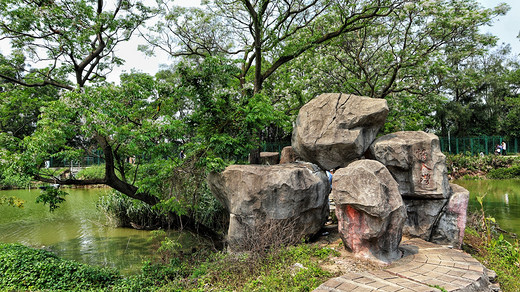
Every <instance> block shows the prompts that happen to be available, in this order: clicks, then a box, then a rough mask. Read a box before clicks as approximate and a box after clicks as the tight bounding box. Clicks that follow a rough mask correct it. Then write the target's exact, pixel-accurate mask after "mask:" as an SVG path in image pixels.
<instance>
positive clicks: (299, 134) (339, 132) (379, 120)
mask: <svg viewBox="0 0 520 292" xmlns="http://www.w3.org/2000/svg"><path fill="white" fill-rule="evenodd" d="M387 115H388V106H387V103H386V100H384V99H374V98H368V97H361V96H356V95H352V94H341V93H327V94H322V95H320V96H318V97H316V98H314V99H313V100H311V101H310V102H308V103H307V104H305V105H304V106H303V107H302V108H301V109H300V112H299V114H298V117H297V119H296V125H295V127H294V130H293V136H292V146H293V148H294V150H295V151H296V153H297V154H298V155H299V156H300V157H301V158H302V160H305V161H309V162H312V163H315V164H317V165H319V166H320V167H321V168H322V169H333V168H338V167H343V166H346V165H347V164H348V163H349V162H352V161H354V160H356V159H358V158H360V157H361V156H362V155H363V154H364V153H365V151H366V150H367V149H368V147H369V146H370V144H371V143H372V142H373V140H374V138H375V137H376V135H377V133H378V131H379V129H380V128H381V127H382V126H383V124H384V122H385V120H386V117H387Z"/></svg>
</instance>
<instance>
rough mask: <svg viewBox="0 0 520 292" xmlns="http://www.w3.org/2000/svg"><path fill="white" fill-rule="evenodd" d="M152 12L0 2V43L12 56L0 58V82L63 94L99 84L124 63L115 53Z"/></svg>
mask: <svg viewBox="0 0 520 292" xmlns="http://www.w3.org/2000/svg"><path fill="white" fill-rule="evenodd" d="M152 12H153V11H152V10H150V9H149V8H147V7H146V6H144V5H143V4H142V3H141V2H139V1H136V2H135V3H132V1H124V0H118V1H116V2H115V3H114V4H113V5H112V6H110V5H107V3H105V2H104V1H102V0H81V1H71V0H61V1H45V0H44V1H36V0H29V1H11V0H2V1H0V40H9V41H10V44H11V48H12V56H11V57H3V56H2V57H0V78H2V79H4V80H7V81H10V82H13V83H17V84H20V85H24V86H28V87H35V86H45V85H52V86H56V87H59V88H63V89H67V90H73V89H74V88H75V86H78V87H80V88H81V87H83V86H85V84H86V83H87V82H92V81H99V80H103V79H104V78H105V76H106V74H108V73H109V72H110V71H111V70H112V68H113V67H114V66H115V65H120V64H122V62H123V60H121V59H120V58H118V57H117V56H116V54H115V48H116V47H117V46H118V45H119V44H120V43H121V42H124V41H127V40H129V38H130V36H131V35H132V34H133V32H134V31H135V30H136V29H137V28H138V27H139V26H141V25H142V24H143V23H144V21H145V20H147V19H148V18H150V17H151V16H152V15H153V13H152ZM28 72H30V73H31V74H28ZM69 77H71V79H72V80H74V81H73V82H71V80H69Z"/></svg>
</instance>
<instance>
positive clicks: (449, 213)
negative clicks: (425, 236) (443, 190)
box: [431, 184, 469, 249]
mask: <svg viewBox="0 0 520 292" xmlns="http://www.w3.org/2000/svg"><path fill="white" fill-rule="evenodd" d="M450 186H451V189H452V190H453V194H452V195H451V197H450V199H449V201H448V205H447V206H446V208H444V210H443V212H442V214H441V216H440V218H439V221H438V223H437V224H436V226H435V227H434V230H433V233H432V236H431V242H434V243H438V244H449V245H451V246H453V247H454V248H458V249H460V248H461V246H462V242H463V240H464V230H465V229H466V212H467V210H468V201H469V191H468V190H466V189H465V188H463V187H461V186H459V185H456V184H450Z"/></svg>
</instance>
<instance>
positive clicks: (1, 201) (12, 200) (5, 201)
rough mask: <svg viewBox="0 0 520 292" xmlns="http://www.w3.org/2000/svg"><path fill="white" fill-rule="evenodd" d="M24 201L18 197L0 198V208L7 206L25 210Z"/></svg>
mask: <svg viewBox="0 0 520 292" xmlns="http://www.w3.org/2000/svg"><path fill="white" fill-rule="evenodd" d="M24 203H25V201H24V200H20V199H18V198H16V197H0V206H1V205H7V206H11V207H17V208H23V204H24Z"/></svg>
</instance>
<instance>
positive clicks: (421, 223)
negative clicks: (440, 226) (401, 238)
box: [403, 199, 448, 241]
mask: <svg viewBox="0 0 520 292" xmlns="http://www.w3.org/2000/svg"><path fill="white" fill-rule="evenodd" d="M447 202H448V200H447V199H438V200H414V199H404V203H405V205H406V214H407V218H406V222H405V224H404V228H403V234H404V235H406V236H408V237H419V238H422V239H424V240H426V241H430V238H431V236H432V232H433V226H434V225H435V224H436V222H437V221H438V220H439V216H440V214H441V212H442V210H443V208H444V206H445V205H446V204H447Z"/></svg>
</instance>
